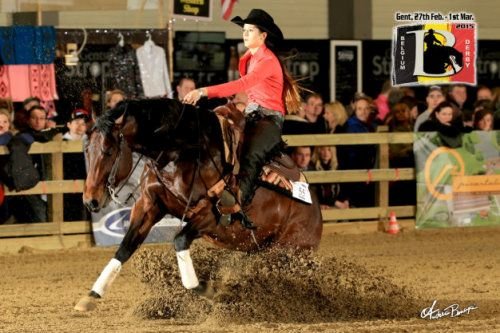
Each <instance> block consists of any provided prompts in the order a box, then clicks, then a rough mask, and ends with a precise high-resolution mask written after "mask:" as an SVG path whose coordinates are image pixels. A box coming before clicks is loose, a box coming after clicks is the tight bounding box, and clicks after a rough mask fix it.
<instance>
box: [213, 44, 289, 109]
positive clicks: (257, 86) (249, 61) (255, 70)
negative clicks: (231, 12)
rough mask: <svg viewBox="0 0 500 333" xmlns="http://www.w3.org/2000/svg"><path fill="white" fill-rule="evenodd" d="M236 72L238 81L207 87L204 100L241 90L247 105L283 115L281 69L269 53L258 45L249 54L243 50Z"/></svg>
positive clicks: (276, 59) (263, 46)
mask: <svg viewBox="0 0 500 333" xmlns="http://www.w3.org/2000/svg"><path fill="white" fill-rule="evenodd" d="M239 71H240V75H241V78H239V79H238V80H235V81H231V82H227V83H223V84H218V85H215V86H210V87H207V91H208V97H209V98H211V97H228V96H231V95H234V94H236V93H238V92H241V91H244V92H246V94H247V96H248V102H249V103H252V102H253V103H257V104H259V105H260V106H262V107H265V108H267V109H270V110H275V111H279V112H281V113H282V114H285V105H284V103H283V97H282V94H283V70H282V69H281V65H280V62H279V60H278V58H277V57H276V55H275V54H274V53H273V52H272V51H271V50H269V49H268V48H267V47H266V46H265V45H262V46H260V47H259V49H258V50H257V52H255V54H253V55H252V54H251V53H250V51H247V52H246V53H245V54H244V55H243V56H242V57H241V58H240V62H239Z"/></svg>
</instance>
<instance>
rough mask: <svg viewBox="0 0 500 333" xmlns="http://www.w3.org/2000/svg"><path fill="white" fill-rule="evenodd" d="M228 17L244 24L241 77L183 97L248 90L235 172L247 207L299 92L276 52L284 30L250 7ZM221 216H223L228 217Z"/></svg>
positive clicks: (191, 101) (189, 100)
mask: <svg viewBox="0 0 500 333" xmlns="http://www.w3.org/2000/svg"><path fill="white" fill-rule="evenodd" d="M231 22H233V23H236V24H237V25H239V26H241V27H243V42H244V44H245V46H246V47H247V48H248V50H247V52H246V53H245V54H244V55H243V56H242V57H241V58H240V62H239V72H240V75H241V78H240V79H238V80H235V81H231V82H228V83H224V84H219V85H214V86H209V87H202V88H200V89H197V90H194V91H192V92H190V93H189V94H187V95H186V96H185V97H184V100H183V101H184V102H185V103H188V104H193V105H194V104H196V103H197V102H198V100H199V99H200V98H201V97H202V96H207V97H208V98H212V97H228V96H231V95H234V94H236V93H238V92H241V91H244V92H246V94H247V95H248V105H247V107H246V109H245V118H246V125H245V134H244V143H243V150H242V156H241V161H240V172H239V174H238V178H239V188H240V194H239V195H240V203H241V204H242V206H246V205H248V204H249V203H250V202H251V200H252V197H253V192H254V188H255V182H256V180H257V178H258V176H259V173H260V172H259V171H260V169H261V167H262V165H263V164H264V163H265V158H266V156H267V155H268V153H269V152H270V151H271V150H272V149H273V148H274V147H276V145H278V144H279V143H280V142H281V128H282V125H283V118H284V115H285V113H286V109H287V108H288V109H292V108H293V109H298V108H299V107H300V95H299V89H298V86H297V84H296V83H295V81H294V80H293V79H292V78H291V76H290V75H289V74H288V72H287V70H286V68H285V67H284V65H283V63H282V62H281V61H280V60H279V58H278V57H277V55H276V53H275V51H274V46H275V45H276V43H278V42H281V41H282V40H283V33H282V32H281V30H280V28H279V27H278V26H277V25H276V24H275V23H274V20H273V18H272V17H271V15H269V14H268V13H266V12H265V11H264V10H262V9H252V10H251V11H250V13H249V14H248V17H247V18H246V19H242V18H241V17H239V16H236V17H235V18H233V19H232V20H231ZM227 197H228V196H227V193H223V196H222V198H227ZM224 201H226V202H224ZM232 201H233V202H231V200H227V199H226V200H221V203H222V205H223V206H232V205H233V204H234V200H232ZM223 218H226V219H227V216H223Z"/></svg>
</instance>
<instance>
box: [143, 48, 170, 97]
mask: <svg viewBox="0 0 500 333" xmlns="http://www.w3.org/2000/svg"><path fill="white" fill-rule="evenodd" d="M136 54H137V60H138V62H139V69H140V72H141V81H142V87H143V89H144V95H145V96H146V97H159V96H168V97H170V98H172V97H173V93H172V85H171V83H170V77H169V74H168V66H167V57H166V55H165V50H163V48H161V47H159V46H156V45H155V44H154V43H153V42H152V41H146V43H144V45H143V46H141V47H139V48H138V49H137V50H136Z"/></svg>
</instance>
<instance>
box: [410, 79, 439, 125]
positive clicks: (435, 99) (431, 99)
mask: <svg viewBox="0 0 500 333" xmlns="http://www.w3.org/2000/svg"><path fill="white" fill-rule="evenodd" d="M425 101H426V103H427V110H425V111H424V112H423V113H422V114H420V115H419V116H418V118H417V120H416V121H415V125H414V127H413V129H414V131H415V132H417V131H418V129H419V128H420V125H422V124H423V123H424V122H425V121H426V120H427V119H429V116H430V114H431V113H432V110H434V109H435V108H436V106H438V104H439V103H441V102H444V95H443V91H442V89H441V87H440V86H431V87H430V88H429V92H428V93H427V97H426V99H425Z"/></svg>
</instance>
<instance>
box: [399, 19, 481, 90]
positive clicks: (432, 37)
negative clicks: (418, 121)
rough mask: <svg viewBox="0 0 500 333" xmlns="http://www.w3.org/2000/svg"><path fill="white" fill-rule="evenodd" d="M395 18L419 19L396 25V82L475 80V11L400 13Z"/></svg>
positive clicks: (469, 81)
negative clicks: (472, 12)
mask: <svg viewBox="0 0 500 333" xmlns="http://www.w3.org/2000/svg"><path fill="white" fill-rule="evenodd" d="M424 14H425V15H424ZM457 15H458V16H457ZM396 20H404V21H418V23H411V24H405V25H399V26H396V27H395V28H394V29H393V39H392V75H391V79H392V84H393V85H394V86H399V85H407V86H417V85H432V84H451V83H464V84H470V85H475V84H476V54H477V45H476V44H477V38H476V36H477V31H476V30H477V25H476V22H475V21H474V16H473V15H472V14H468V13H450V14H448V15H443V14H441V13H413V14H401V13H397V14H396Z"/></svg>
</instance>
